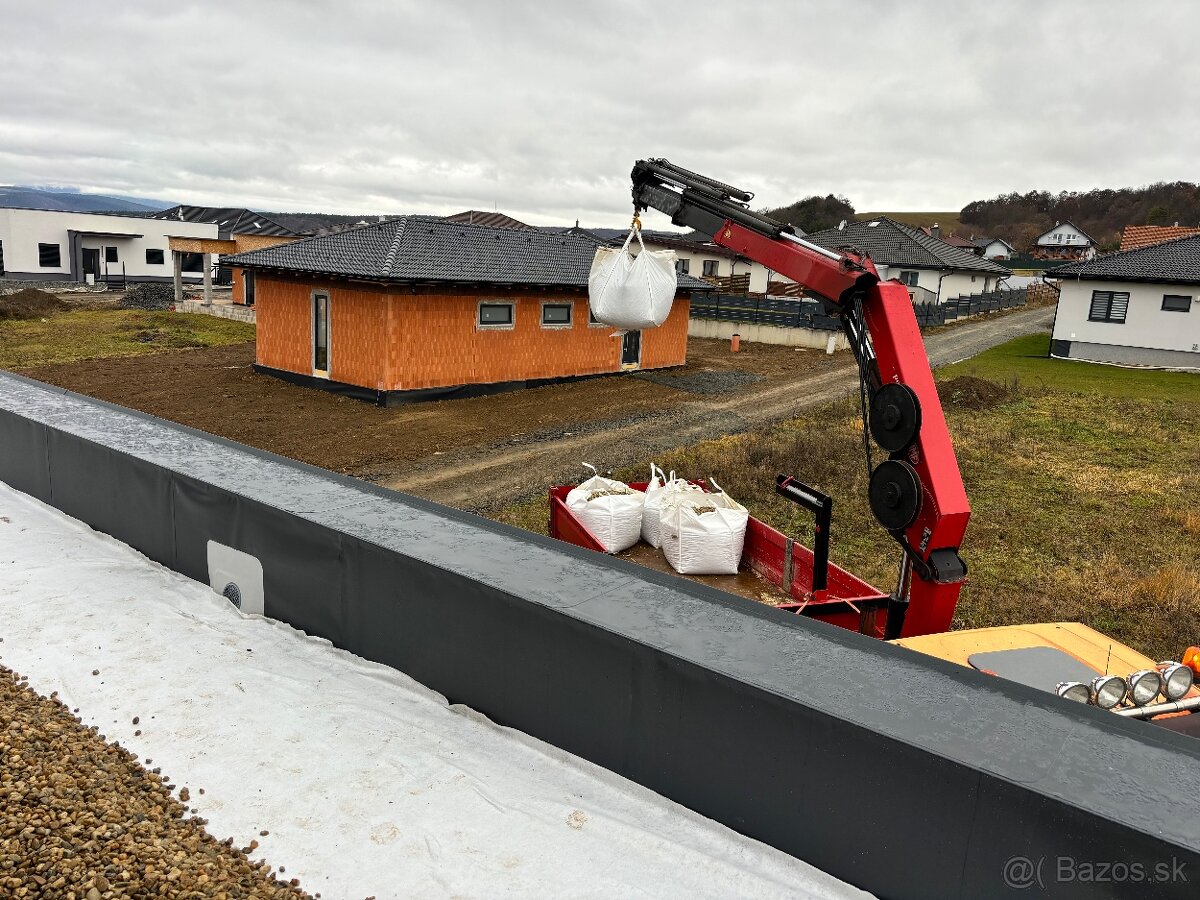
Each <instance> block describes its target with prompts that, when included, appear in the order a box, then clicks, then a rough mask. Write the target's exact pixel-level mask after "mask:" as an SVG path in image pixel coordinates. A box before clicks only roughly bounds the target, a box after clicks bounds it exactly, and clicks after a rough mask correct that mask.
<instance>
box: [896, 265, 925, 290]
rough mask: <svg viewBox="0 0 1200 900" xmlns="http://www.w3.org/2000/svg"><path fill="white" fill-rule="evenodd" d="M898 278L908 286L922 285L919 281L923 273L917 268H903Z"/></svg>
mask: <svg viewBox="0 0 1200 900" xmlns="http://www.w3.org/2000/svg"><path fill="white" fill-rule="evenodd" d="M896 280H897V281H899V282H900V283H901V284H903V285H906V286H907V287H920V285H919V284H918V283H917V282H919V281H920V280H921V273H920V272H918V271H917V270H916V269H901V270H900V274H899V275H897V276H896Z"/></svg>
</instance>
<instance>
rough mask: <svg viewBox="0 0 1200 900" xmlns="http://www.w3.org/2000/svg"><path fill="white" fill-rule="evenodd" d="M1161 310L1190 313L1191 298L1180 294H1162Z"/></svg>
mask: <svg viewBox="0 0 1200 900" xmlns="http://www.w3.org/2000/svg"><path fill="white" fill-rule="evenodd" d="M1162 308H1163V309H1165V310H1166V311H1167V312H1191V309H1192V298H1191V297H1185V296H1183V295H1182V294H1163V304H1162Z"/></svg>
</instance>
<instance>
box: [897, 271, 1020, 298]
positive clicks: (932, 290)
mask: <svg viewBox="0 0 1200 900" xmlns="http://www.w3.org/2000/svg"><path fill="white" fill-rule="evenodd" d="M877 268H878V269H879V275H880V277H882V278H885V279H887V278H896V279H899V280H900V281H901V282H903V283H904V284H905V285H907V286H908V287H910V288H913V287H917V288H923V289H924V290H923V291H911V290H910V292H909V293H910V294H913V295H914V296H913V300H914V301H916V302H918V303H920V302H925V301H929V302H931V303H941V302H942V301H943V300H953V299H954V298H955V297H962V296H965V295H967V294H981V293H984V292H985V291H993V290H995V289H996V288H997V287H998V286H999V283H1000V279H1001V278H1002V277H1003V276H1001V275H998V274H997V275H988V274H986V273H984V272H969V271H962V270H955V269H951V270H949V271H947V270H945V269H922V268H919V267H918V266H877ZM925 291H928V294H926V293H925ZM930 295H932V296H930Z"/></svg>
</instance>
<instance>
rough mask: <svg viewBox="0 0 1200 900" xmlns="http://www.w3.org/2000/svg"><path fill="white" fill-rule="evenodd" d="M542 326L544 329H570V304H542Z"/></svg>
mask: <svg viewBox="0 0 1200 900" xmlns="http://www.w3.org/2000/svg"><path fill="white" fill-rule="evenodd" d="M542 325H543V327H546V328H570V327H571V304H570V303H543V304H542Z"/></svg>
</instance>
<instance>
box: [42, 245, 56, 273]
mask: <svg viewBox="0 0 1200 900" xmlns="http://www.w3.org/2000/svg"><path fill="white" fill-rule="evenodd" d="M38 265H39V266H41V267H42V268H43V269H57V268H58V267H59V266H61V265H62V257H61V256H60V255H59V246H58V244H38Z"/></svg>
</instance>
